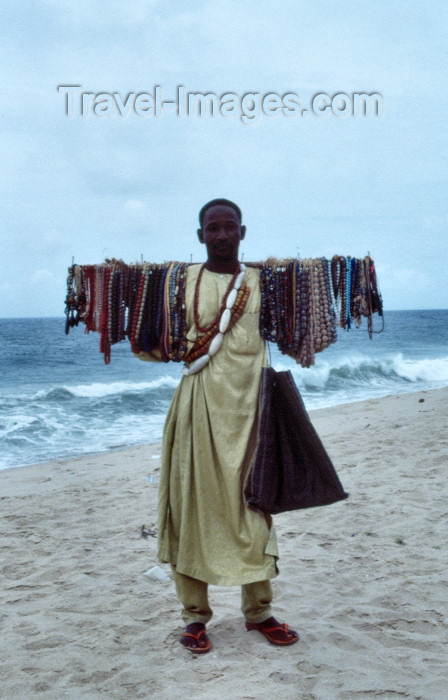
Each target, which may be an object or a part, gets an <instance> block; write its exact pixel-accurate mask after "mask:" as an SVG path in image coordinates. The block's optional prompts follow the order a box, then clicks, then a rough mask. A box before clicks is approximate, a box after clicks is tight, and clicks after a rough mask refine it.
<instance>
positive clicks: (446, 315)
mask: <svg viewBox="0 0 448 700" xmlns="http://www.w3.org/2000/svg"><path fill="white" fill-rule="evenodd" d="M375 321H376V325H379V324H378V321H379V319H375ZM271 358H272V364H273V366H274V367H275V368H276V369H291V370H292V373H293V375H294V379H295V381H296V384H297V386H298V387H299V389H300V392H301V394H302V396H303V399H304V401H305V404H306V406H307V408H308V410H311V409H314V408H323V407H327V406H334V405H338V404H342V403H347V402H351V401H358V400H362V399H369V398H376V397H380V396H386V395H388V394H398V393H403V392H412V391H419V390H422V389H434V388H439V387H442V386H448V310H438V311H389V312H386V314H385V331H384V332H383V333H381V334H378V335H374V336H373V339H372V340H370V339H369V336H368V334H367V330H366V326H365V325H364V326H363V327H361V328H360V329H356V328H352V329H351V330H350V331H348V332H346V331H342V330H341V331H340V332H339V335H338V341H337V343H335V344H334V345H333V346H331V347H330V348H327V349H326V350H325V351H324V352H323V353H321V354H318V355H316V364H315V366H314V367H311V368H309V369H303V368H301V367H300V366H298V365H296V364H295V363H294V361H293V360H290V359H289V358H287V357H286V356H284V355H281V354H280V353H279V352H278V350H277V349H276V348H275V347H274V346H271ZM0 362H1V365H0V366H1V376H0V442H1V450H0V468H2V469H4V468H7V467H15V466H22V465H26V464H31V463H36V462H42V461H47V460H50V459H55V458H67V457H73V456H76V455H80V454H84V453H88V452H101V451H104V450H109V449H113V448H117V447H124V446H130V445H136V444H143V443H148V442H158V441H159V440H160V439H161V436H162V429H163V422H164V418H165V415H166V411H167V408H168V406H169V402H170V399H171V396H172V394H173V391H174V389H175V387H176V386H177V384H178V382H179V381H180V378H181V371H182V365H181V364H178V363H169V364H164V363H161V364H159V363H147V362H140V361H139V360H136V359H135V358H134V357H133V356H132V353H131V351H130V346H129V344H128V342H122V343H119V344H117V345H115V346H113V348H112V362H111V364H110V365H107V366H106V365H105V364H104V361H103V357H102V355H101V353H100V352H99V335H98V334H97V333H90V334H88V335H86V334H85V333H84V326H79V327H78V328H74V329H72V330H71V332H70V334H69V335H68V336H66V335H65V333H64V319H63V318H60V319H59V318H50V319H48V318H33V319H2V320H0Z"/></svg>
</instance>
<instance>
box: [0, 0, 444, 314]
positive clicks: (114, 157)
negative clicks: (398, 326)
mask: <svg viewBox="0 0 448 700" xmlns="http://www.w3.org/2000/svg"><path fill="white" fill-rule="evenodd" d="M0 15H1V16H0V26H1V27H2V32H3V38H2V41H1V42H0V59H1V64H2V67H3V76H2V98H1V101H2V107H1V110H0V119H1V134H2V138H1V142H0V151H1V155H2V168H1V174H0V177H1V185H2V188H1V195H0V196H1V205H2V207H1V208H2V233H1V262H2V266H1V267H2V274H1V276H0V316H1V317H6V316H9V317H14V316H60V315H62V314H63V311H64V296H65V279H66V272H67V267H68V265H69V264H70V263H71V260H72V257H73V258H74V260H75V262H77V263H80V264H83V263H85V264H93V263H99V262H101V261H102V260H103V259H104V258H105V257H116V258H123V259H124V260H125V261H126V262H133V261H135V260H140V258H141V255H143V256H144V259H145V260H148V261H154V262H161V261H164V260H174V259H177V260H186V261H189V260H190V256H192V258H193V260H194V261H201V260H202V259H203V256H204V252H205V251H204V249H203V248H202V246H201V245H200V244H199V242H198V241H197V239H196V229H197V212H198V210H199V208H200V207H201V205H202V204H204V203H205V202H207V201H208V200H210V199H212V198H214V197H227V198H230V199H233V200H235V201H236V202H237V203H238V204H239V205H240V206H241V208H242V210H243V216H244V223H245V224H246V225H247V236H246V240H245V241H244V245H243V248H242V253H243V254H244V259H245V260H260V259H263V258H266V257H268V256H270V255H275V256H278V257H281V256H284V257H294V256H296V255H297V253H299V255H300V257H319V256H322V255H323V256H326V257H331V256H332V255H334V254H335V253H337V254H340V255H353V256H356V257H362V256H364V255H365V254H366V253H367V252H368V251H370V253H371V254H372V256H373V257H374V259H375V262H376V265H377V271H378V276H379V282H380V287H381V291H382V294H383V298H384V303H385V307H386V309H388V308H389V309H431V308H447V307H448V291H447V288H448V285H447V282H448V275H447V269H448V265H447V260H448V236H447V224H448V212H447V180H448V168H447V153H448V148H447V133H448V131H447V119H448V87H447V86H448V81H447V73H448V71H447V65H448V42H447V28H448V5H447V3H446V0H441V1H440V2H437V1H434V0H428V1H426V2H423V1H419V2H412V0H411V1H409V0H375V1H371V2H370V1H368V0H340V1H338V0H315V1H313V2H304V1H302V2H301V1H298V0H277V1H275V2H274V1H271V2H268V1H266V0H257V2H253V1H250V2H249V1H246V2H244V0H235V1H233V0H231V1H228V2H226V1H225V0H224V1H223V0H220V1H219V2H218V1H217V0H211V1H210V0H209V1H208V2H202V1H201V0H199V1H195V2H192V1H185V0H184V1H183V2H173V1H172V0H171V2H169V1H168V0H165V1H163V0H152V1H151V0H141V1H140V2H139V1H138V0H135V1H134V2H124V1H123V2H121V1H114V0H108V1H104V2H88V1H87V0H40V1H39V0H36V1H35V2H27V1H26V0H22V1H21V2H17V1H16V0H15V1H13V0H10V1H9V0H2V3H1V9H0ZM69 85H78V86H80V87H79V88H78V90H79V92H84V93H92V94H93V95H98V94H99V93H103V97H102V98H93V100H91V101H90V103H89V100H88V99H87V98H85V100H86V104H87V103H88V106H89V110H88V114H87V115H86V116H82V115H81V113H80V105H79V103H80V96H79V94H78V95H77V98H76V100H75V107H76V109H75V111H74V114H73V115H72V116H69V115H67V109H66V106H67V105H66V99H67V96H66V95H65V94H64V92H63V91H59V92H58V86H69ZM179 85H182V86H183V87H184V88H185V92H187V93H188V92H201V93H204V94H205V93H214V94H215V95H216V96H217V98H216V99H217V104H218V107H220V106H221V99H222V96H223V94H226V95H229V94H232V95H234V96H236V97H233V98H231V101H230V102H227V103H226V104H227V109H228V111H227V112H226V111H225V107H226V105H224V107H223V109H222V110H218V113H217V114H215V116H208V117H205V116H197V115H196V116H187V115H185V116H183V117H181V116H179V115H178V114H177V113H176V112H175V111H174V107H171V108H169V106H167V107H166V108H164V109H163V110H162V114H159V116H155V115H154V114H153V113H152V111H151V110H152V103H151V99H150V98H146V101H145V99H144V98H140V99H141V102H140V103H138V104H137V105H136V104H135V103H134V101H133V100H134V97H133V95H134V94H135V95H138V94H141V93H148V94H149V95H154V91H155V86H160V89H161V90H162V93H163V99H164V100H175V98H176V94H177V87H178V86H179ZM113 93H118V95H119V98H121V99H122V100H123V102H124V103H126V98H127V96H128V95H129V93H131V98H130V100H129V102H127V103H126V105H127V108H128V115H127V116H120V113H119V109H118V107H117V106H115V111H112V110H113V109H114V108H113V106H112V107H111V103H110V101H111V100H113V99H114V98H113V97H110V98H108V97H107V96H108V95H110V96H112V95H113ZM247 93H257V94H259V95H261V96H265V95H266V94H268V93H270V94H271V95H278V96H279V98H278V100H280V102H278V100H277V99H276V98H275V97H273V98H270V102H269V103H266V111H268V112H269V109H270V108H271V110H272V113H271V114H270V115H269V116H268V115H267V114H265V113H264V112H263V110H262V108H260V110H259V114H257V111H256V110H257V102H256V100H257V99H261V98H257V97H256V98H255V103H252V102H251V101H250V99H249V98H247V99H246V101H245V102H244V105H245V107H246V109H247V112H248V115H249V116H246V118H245V119H242V118H241V116H244V110H243V112H242V113H241V114H240V113H237V110H236V107H235V104H236V103H235V100H237V101H238V100H240V102H239V103H238V104H241V100H242V99H243V97H244V95H246V94H247ZM288 93H289V94H293V95H297V96H299V97H300V103H301V108H304V109H306V113H305V115H304V116H301V115H299V114H298V113H292V112H291V111H290V112H288V110H287V109H286V107H285V109H284V110H283V109H282V106H284V104H283V103H282V102H281V100H282V99H283V96H284V95H285V94H288ZM319 93H322V94H324V95H328V96H329V101H330V99H331V98H332V97H333V96H334V95H337V94H341V93H342V94H344V95H347V96H348V97H351V96H352V95H353V93H378V94H380V95H381V96H382V100H383V115H382V116H380V117H377V116H373V117H372V116H371V117H369V118H367V117H362V116H361V117H357V116H352V115H351V114H349V113H348V111H349V110H348V108H347V113H346V114H345V115H338V114H337V111H338V108H339V111H341V110H343V108H344V102H343V101H339V102H338V103H335V104H334V107H335V113H333V112H332V111H331V108H330V107H328V109H327V110H326V111H325V112H324V113H322V114H321V115H320V116H318V115H317V114H313V111H312V99H313V97H314V96H315V95H316V94H319ZM104 94H105V95H106V97H104ZM228 99H230V98H228ZM232 100H234V102H233V103H232ZM296 101H298V98H297V100H296ZM69 102H70V105H69V106H70V107H71V99H70V101H69ZM279 104H280V105H282V106H280V107H279ZM326 104H327V103H326V102H325V99H324V100H323V101H319V103H318V105H316V109H317V108H318V107H320V108H321V109H324V108H325V106H326ZM328 104H329V102H328ZM229 105H230V106H232V105H233V112H232V110H230V109H229ZM251 105H252V107H253V110H252V116H251V115H250V109H249V108H250V106H251ZM136 107H139V108H140V112H141V115H142V116H141V115H139V114H138V113H137V111H136ZM297 109H298V108H297ZM144 110H146V111H144ZM124 111H126V110H124ZM69 112H71V109H69ZM229 112H231V113H229ZM253 115H255V116H253Z"/></svg>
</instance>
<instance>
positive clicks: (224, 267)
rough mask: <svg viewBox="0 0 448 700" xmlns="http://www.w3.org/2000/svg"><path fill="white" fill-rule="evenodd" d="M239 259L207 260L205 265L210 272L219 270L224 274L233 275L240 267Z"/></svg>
mask: <svg viewBox="0 0 448 700" xmlns="http://www.w3.org/2000/svg"><path fill="white" fill-rule="evenodd" d="M239 264H240V263H239V261H238V259H236V260H226V261H224V260H222V261H221V260H210V259H209V260H207V262H206V263H205V267H206V269H207V270H210V272H219V273H221V274H222V275H226V274H229V275H233V274H234V273H235V272H236V270H237V269H238V267H239Z"/></svg>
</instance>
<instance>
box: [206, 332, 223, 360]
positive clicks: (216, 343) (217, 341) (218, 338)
mask: <svg viewBox="0 0 448 700" xmlns="http://www.w3.org/2000/svg"><path fill="white" fill-rule="evenodd" d="M223 340H224V335H223V333H218V334H217V335H215V337H214V338H213V340H212V342H211V343H210V347H209V349H208V354H209V355H210V357H213V355H215V354H216V353H217V352H218V350H219V348H220V347H221V345H222V341H223Z"/></svg>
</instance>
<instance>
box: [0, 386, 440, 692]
mask: <svg viewBox="0 0 448 700" xmlns="http://www.w3.org/2000/svg"><path fill="white" fill-rule="evenodd" d="M447 405H448V388H447V389H441V390H436V391H429V392H422V393H412V394H404V395H400V396H389V397H386V398H384V399H378V400H372V401H364V402H360V403H352V404H347V405H343V406H338V407H335V408H330V409H325V410H319V411H314V412H313V413H312V414H311V417H312V420H313V423H314V425H315V426H316V428H317V430H318V432H319V434H320V435H321V437H322V440H323V442H324V444H325V446H326V448H327V450H328V452H329V453H330V455H331V457H332V458H333V461H334V463H335V466H336V468H337V471H338V474H339V476H340V478H341V481H342V483H343V485H344V487H345V489H346V490H347V491H349V492H350V494H351V497H350V499H349V500H348V501H345V502H342V503H337V504H334V505H332V506H327V507H324V508H316V509H311V510H303V511H296V512H294V513H285V514H282V515H279V516H275V523H276V528H277V535H278V539H279V547H280V556H281V558H280V562H279V566H280V576H279V577H278V578H277V579H275V581H274V582H273V587H274V595H275V601H274V602H275V607H274V612H275V614H276V616H277V617H278V618H279V619H280V620H281V621H286V622H288V623H289V624H290V626H291V627H293V628H294V629H297V630H298V632H299V633H300V637H301V640H300V642H299V643H298V644H296V645H294V646H292V647H288V648H278V647H273V646H271V645H270V644H268V642H267V641H266V640H265V639H264V638H263V637H262V636H261V635H260V634H259V633H258V632H246V630H245V628H244V622H243V619H242V616H241V613H240V610H239V606H240V591H239V588H238V587H235V588H217V587H214V586H212V587H210V597H211V603H212V607H213V608H214V613H215V614H214V618H213V620H212V622H211V623H210V625H209V628H208V629H209V634H210V638H211V640H212V643H213V649H212V651H211V652H210V653H209V654H207V655H205V656H201V657H197V656H193V655H191V654H189V653H188V652H186V651H185V650H184V649H183V648H182V647H181V645H180V644H179V643H178V637H179V635H180V633H181V630H182V625H181V620H180V616H179V603H178V601H177V598H176V595H175V592H174V586H173V582H172V581H171V580H154V579H152V578H150V577H149V576H148V575H145V572H147V571H148V570H149V569H151V568H152V567H154V566H157V565H158V562H157V558H156V539H155V538H154V537H153V536H152V535H151V534H149V535H148V536H147V537H146V538H145V537H143V536H142V534H141V528H142V525H145V526H146V531H152V530H153V529H154V528H155V522H156V499H157V493H156V492H157V478H158V473H159V464H160V459H159V458H160V446H157V445H149V446H139V447H136V448H132V449H126V450H121V451H113V452H109V453H104V454H98V455H91V456H84V457H82V458H80V459H73V460H70V461H54V462H51V463H46V464H40V465H35V466H31V467H23V468H17V469H9V470H5V471H3V472H0V489H1V491H0V493H1V520H2V522H1V551H0V568H1V572H2V587H1V608H0V616H1V618H0V619H1V636H0V638H1V649H2V653H1V659H0V668H1V672H0V683H1V688H0V696H1V697H2V698H3V699H4V700H22V699H23V700H25V699H26V700H29V699H30V698H42V699H49V700H50V699H51V700H56V699H59V698H70V699H72V700H79V699H86V700H87V699H88V700H96V699H97V698H130V699H131V700H132V699H134V698H166V699H170V700H171V699H172V698H176V697H186V698H211V699H213V698H232V699H234V698H238V699H240V698H241V699H243V698H244V699H251V698H257V699H258V698H259V699H264V698H266V699H267V698H269V699H272V698H277V697H278V698H282V699H285V698H294V699H297V700H299V699H300V700H335V699H336V700H339V699H341V700H363V699H366V700H367V699H369V700H371V699H372V698H382V699H388V698H390V699H392V698H412V699H413V700H417V699H420V698H422V699H424V700H438V699H440V700H446V698H447V697H448V654H447V639H448V629H447V618H446V612H447V600H448V582H447V578H448V571H447V545H446V539H447V512H448V498H447V461H448V460H447V446H448V437H447V419H446V416H447ZM148 476H150V477H151V478H150V479H148ZM160 568H161V569H162V570H163V571H164V572H166V574H167V575H168V576H169V577H170V568H169V566H167V565H160Z"/></svg>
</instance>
